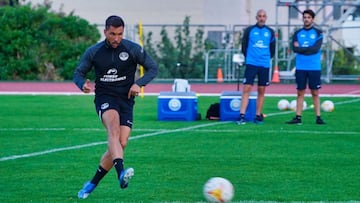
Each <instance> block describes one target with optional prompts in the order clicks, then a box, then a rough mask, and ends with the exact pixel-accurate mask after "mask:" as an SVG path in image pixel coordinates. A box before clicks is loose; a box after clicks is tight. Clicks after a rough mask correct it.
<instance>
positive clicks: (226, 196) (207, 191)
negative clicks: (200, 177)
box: [203, 177, 234, 203]
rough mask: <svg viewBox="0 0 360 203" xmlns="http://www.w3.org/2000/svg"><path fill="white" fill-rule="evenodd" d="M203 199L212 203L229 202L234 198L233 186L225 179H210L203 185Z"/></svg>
mask: <svg viewBox="0 0 360 203" xmlns="http://www.w3.org/2000/svg"><path fill="white" fill-rule="evenodd" d="M203 194H204V197H205V199H206V200H207V201H209V202H212V203H226V202H230V201H231V200H232V198H233V197H234V186H233V185H232V184H231V182H230V181H229V180H227V179H225V178H221V177H213V178H210V179H209V180H208V181H207V182H206V183H205V185H204V190H203Z"/></svg>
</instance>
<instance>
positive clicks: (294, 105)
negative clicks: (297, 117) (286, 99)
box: [289, 100, 307, 111]
mask: <svg viewBox="0 0 360 203" xmlns="http://www.w3.org/2000/svg"><path fill="white" fill-rule="evenodd" d="M306 107H307V103H306V101H304V102H303V110H305V109H306ZM289 108H290V109H291V110H292V111H296V100H292V101H291V102H290V105H289Z"/></svg>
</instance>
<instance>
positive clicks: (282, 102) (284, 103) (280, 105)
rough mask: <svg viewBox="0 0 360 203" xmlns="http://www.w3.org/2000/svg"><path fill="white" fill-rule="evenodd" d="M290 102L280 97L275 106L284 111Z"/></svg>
mask: <svg viewBox="0 0 360 203" xmlns="http://www.w3.org/2000/svg"><path fill="white" fill-rule="evenodd" d="M289 105H290V102H289V101H288V100H287V99H280V100H279V102H278V103H277V107H278V109H279V110H280V111H285V110H288V109H289Z"/></svg>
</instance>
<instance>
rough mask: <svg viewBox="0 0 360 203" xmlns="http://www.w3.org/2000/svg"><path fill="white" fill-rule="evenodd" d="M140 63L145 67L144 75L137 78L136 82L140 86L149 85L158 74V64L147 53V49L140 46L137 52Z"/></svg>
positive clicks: (136, 55)
mask: <svg viewBox="0 0 360 203" xmlns="http://www.w3.org/2000/svg"><path fill="white" fill-rule="evenodd" d="M135 57H136V59H137V62H138V64H140V65H142V66H143V67H144V69H145V73H144V75H143V77H141V78H139V79H137V80H136V81H135V84H137V85H138V86H139V87H142V86H145V85H147V84H148V83H149V82H150V81H151V80H153V79H154V78H155V77H156V76H157V74H158V69H159V68H158V65H157V64H156V63H155V61H154V60H153V59H152V58H151V57H150V56H149V55H148V54H147V53H146V51H145V50H144V49H143V48H141V47H140V50H137V51H136V53H135Z"/></svg>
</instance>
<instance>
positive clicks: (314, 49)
mask: <svg viewBox="0 0 360 203" xmlns="http://www.w3.org/2000/svg"><path fill="white" fill-rule="evenodd" d="M317 34H318V38H317V39H316V42H315V43H314V44H313V45H312V46H309V47H300V46H299V44H297V46H296V43H297V40H296V42H295V43H294V42H293V45H294V48H293V50H294V52H295V53H299V54H303V55H313V54H316V53H318V52H319V51H320V49H321V45H322V40H323V35H322V33H321V31H317Z"/></svg>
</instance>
